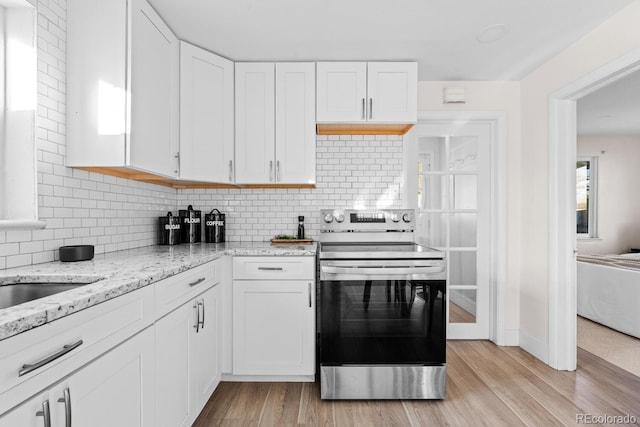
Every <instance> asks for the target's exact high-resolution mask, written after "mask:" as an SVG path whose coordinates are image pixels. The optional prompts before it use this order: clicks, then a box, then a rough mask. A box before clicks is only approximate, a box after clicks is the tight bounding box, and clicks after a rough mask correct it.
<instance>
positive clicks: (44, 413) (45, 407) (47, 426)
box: [36, 400, 51, 427]
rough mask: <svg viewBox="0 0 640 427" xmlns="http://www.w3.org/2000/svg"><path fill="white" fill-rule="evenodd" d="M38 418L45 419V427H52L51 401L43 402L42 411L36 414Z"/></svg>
mask: <svg viewBox="0 0 640 427" xmlns="http://www.w3.org/2000/svg"><path fill="white" fill-rule="evenodd" d="M36 416H38V417H44V427H51V410H50V409H49V401H48V400H45V401H44V402H42V411H38V412H36Z"/></svg>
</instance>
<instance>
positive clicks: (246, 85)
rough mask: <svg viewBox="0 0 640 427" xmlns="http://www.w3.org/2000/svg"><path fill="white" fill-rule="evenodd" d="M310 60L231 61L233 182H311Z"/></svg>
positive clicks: (312, 111) (312, 70) (312, 97)
mask: <svg viewBox="0 0 640 427" xmlns="http://www.w3.org/2000/svg"><path fill="white" fill-rule="evenodd" d="M314 117H315V67H314V64H313V63H277V64H274V63H236V141H235V142H236V144H235V147H236V183H238V184H285V185H286V184H311V185H312V184H314V183H315V121H314Z"/></svg>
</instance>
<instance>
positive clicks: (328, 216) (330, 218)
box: [322, 213, 333, 224]
mask: <svg viewBox="0 0 640 427" xmlns="http://www.w3.org/2000/svg"><path fill="white" fill-rule="evenodd" d="M322 219H323V220H324V222H326V223H327V224H328V223H330V222H331V221H333V214H332V213H326V214H324V216H323V217H322Z"/></svg>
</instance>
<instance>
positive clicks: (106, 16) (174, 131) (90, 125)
mask: <svg viewBox="0 0 640 427" xmlns="http://www.w3.org/2000/svg"><path fill="white" fill-rule="evenodd" d="M67 13H68V20H67V67H68V79H67V81H68V82H69V83H68V87H67V102H68V117H67V130H68V132H67V133H68V138H67V153H66V154H67V155H66V161H67V166H78V167H89V168H91V167H102V168H119V167H130V168H133V169H137V170H141V171H145V172H151V173H154V174H158V175H163V176H167V177H175V176H176V173H177V169H178V162H177V158H176V156H177V153H178V118H179V116H178V113H179V111H178V108H179V102H178V89H179V88H178V85H179V79H178V77H179V76H178V72H179V47H178V40H177V38H176V37H175V36H174V34H173V33H172V32H171V30H170V29H169V27H167V25H166V24H165V23H164V21H163V20H162V19H161V18H160V16H159V15H158V14H157V13H155V11H154V10H153V8H151V6H150V5H149V4H148V3H147V2H146V1H145V0H132V1H126V0H113V1H108V2H105V1H102V0H69V1H68V3H67Z"/></svg>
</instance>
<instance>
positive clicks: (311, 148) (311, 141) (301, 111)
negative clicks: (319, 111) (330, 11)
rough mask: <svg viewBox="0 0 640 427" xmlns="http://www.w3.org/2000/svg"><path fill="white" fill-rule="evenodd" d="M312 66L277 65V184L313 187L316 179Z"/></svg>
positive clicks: (304, 64)
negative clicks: (310, 185)
mask: <svg viewBox="0 0 640 427" xmlns="http://www.w3.org/2000/svg"><path fill="white" fill-rule="evenodd" d="M315 81H316V73H315V64H313V63H301V62H298V63H277V64H276V181H277V182H278V183H285V184H313V183H315V176H316V126H315V125H316V121H315V108H316V99H315V93H316V91H315Z"/></svg>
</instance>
